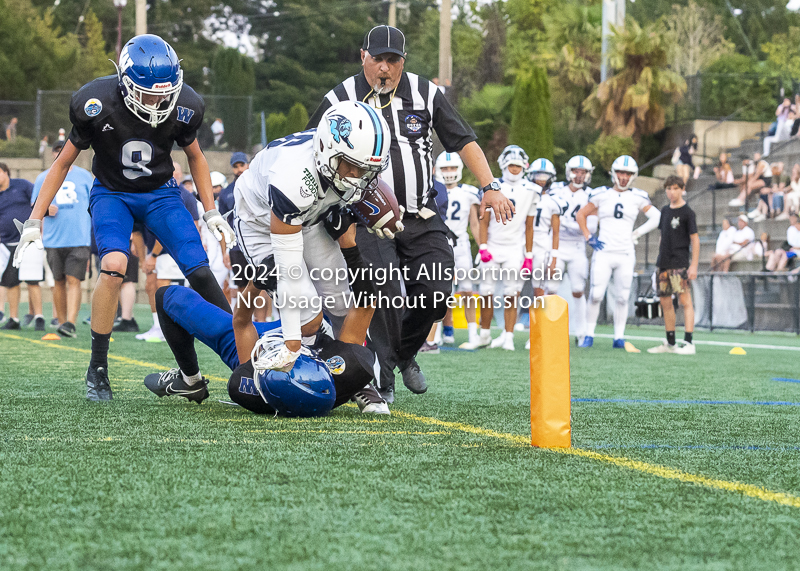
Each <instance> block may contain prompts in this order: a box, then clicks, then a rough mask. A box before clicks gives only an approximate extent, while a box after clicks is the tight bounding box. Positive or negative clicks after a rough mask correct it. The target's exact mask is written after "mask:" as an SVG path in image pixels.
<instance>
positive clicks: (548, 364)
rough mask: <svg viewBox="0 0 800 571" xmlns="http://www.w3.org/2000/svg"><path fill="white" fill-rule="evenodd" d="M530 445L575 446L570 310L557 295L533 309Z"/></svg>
mask: <svg viewBox="0 0 800 571" xmlns="http://www.w3.org/2000/svg"><path fill="white" fill-rule="evenodd" d="M530 312H531V313H530V323H531V354H530V358H531V445H532V446H538V447H540V448H569V447H570V446H572V431H571V428H570V388H569V310H568V309H567V300H565V299H564V298H562V297H559V296H557V295H548V296H545V298H544V304H543V307H537V308H536V309H534V308H533V307H532V308H531V310H530Z"/></svg>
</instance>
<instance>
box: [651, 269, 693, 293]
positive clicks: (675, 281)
mask: <svg viewBox="0 0 800 571" xmlns="http://www.w3.org/2000/svg"><path fill="white" fill-rule="evenodd" d="M687 291H690V290H689V277H688V269H687V268H678V269H675V270H662V271H660V272H658V296H659V297H671V296H672V295H673V294H674V295H681V294H682V293H685V292H687Z"/></svg>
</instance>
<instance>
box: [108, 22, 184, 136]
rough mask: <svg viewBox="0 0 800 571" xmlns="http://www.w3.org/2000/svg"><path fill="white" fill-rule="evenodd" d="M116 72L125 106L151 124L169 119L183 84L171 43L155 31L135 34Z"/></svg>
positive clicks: (124, 48)
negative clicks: (154, 32) (154, 33)
mask: <svg viewBox="0 0 800 571" xmlns="http://www.w3.org/2000/svg"><path fill="white" fill-rule="evenodd" d="M117 75H118V76H119V87H120V91H121V92H122V97H123V99H124V100H125V106H126V107H127V108H128V109H130V110H131V112H132V113H133V114H134V115H136V116H137V117H138V118H139V119H141V120H142V121H144V122H145V123H149V124H150V125H151V126H152V127H156V126H157V125H158V124H159V123H163V122H164V121H166V120H167V118H168V117H169V115H170V113H172V110H173V109H175V104H176V103H177V102H178V94H179V93H180V91H181V87H183V70H182V69H181V64H180V60H178V54H176V53H175V50H173V49H172V46H170V45H169V44H168V43H167V42H165V41H164V40H162V39H161V38H160V37H158V36H155V35H153V34H142V35H140V36H136V37H135V38H133V39H132V40H130V41H129V42H128V43H127V44H125V46H124V47H123V48H122V51H121V52H120V54H119V66H118V67H117Z"/></svg>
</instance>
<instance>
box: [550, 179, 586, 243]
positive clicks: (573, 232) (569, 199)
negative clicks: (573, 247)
mask: <svg viewBox="0 0 800 571" xmlns="http://www.w3.org/2000/svg"><path fill="white" fill-rule="evenodd" d="M591 192H592V189H588V190H587V189H586V188H582V189H580V190H576V191H575V192H573V191H572V189H571V188H570V187H569V185H568V184H564V185H563V186H562V187H561V188H559V189H558V190H557V191H556V192H555V196H557V197H558V198H559V199H561V201H562V203H565V204H566V207H567V208H566V210H564V211H562V212H561V229H560V231H559V235H558V236H559V240H561V241H564V242H566V241H570V242H583V241H584V238H583V232H581V228H580V226H578V219H577V216H578V211H579V210H580V209H581V208H583V207H584V206H586V203H587V202H589V195H590V194H591Z"/></svg>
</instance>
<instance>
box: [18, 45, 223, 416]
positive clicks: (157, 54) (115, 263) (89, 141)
mask: <svg viewBox="0 0 800 571" xmlns="http://www.w3.org/2000/svg"><path fill="white" fill-rule="evenodd" d="M203 111H204V104H203V100H202V99H201V98H200V97H199V96H198V95H197V94H196V93H195V92H194V90H193V89H192V88H191V87H189V86H188V85H185V84H184V83H183V70H181V66H180V60H178V56H177V54H176V53H175V50H173V49H172V47H171V46H170V45H169V44H168V43H167V42H165V41H164V40H162V39H161V38H160V37H158V36H154V35H151V34H144V35H141V36H136V37H135V38H133V39H132V40H130V41H129V42H128V43H127V44H125V47H124V48H123V49H122V51H121V53H120V56H119V67H118V68H117V75H110V76H106V77H101V78H98V79H95V80H94V81H92V82H90V83H88V84H86V85H85V86H83V87H82V88H81V89H80V90H79V91H78V92H77V93H76V94H75V95H74V96H73V97H72V102H71V104H70V111H69V115H70V121H71V122H72V130H71V131H70V134H69V138H68V139H67V141H66V143H65V144H64V148H63V149H62V150H61V153H60V154H59V155H58V157H57V158H56V160H55V161H54V162H53V165H52V166H51V167H50V172H48V174H47V177H46V178H45V180H44V183H43V184H42V188H41V191H40V193H39V197H38V198H37V200H36V204H35V205H34V208H33V212H32V213H31V216H30V218H29V219H28V220H27V221H26V222H25V225H24V227H23V229H22V236H21V238H20V248H19V249H18V250H17V256H15V258H14V263H15V264H18V263H19V261H20V260H21V259H22V252H23V251H24V250H25V248H26V247H27V246H29V245H30V244H31V243H35V244H36V245H37V247H39V248H41V247H42V246H41V236H42V234H41V227H42V217H43V216H44V215H45V213H46V211H47V207H48V206H49V205H50V203H51V202H52V201H53V197H54V196H55V195H56V193H57V192H58V189H59V188H61V185H62V183H63V182H64V177H65V176H66V175H67V172H68V171H69V167H70V166H72V163H74V162H75V159H77V158H78V155H79V154H80V153H81V151H83V150H86V149H88V148H89V147H90V146H91V147H92V148H93V149H94V152H95V156H94V161H93V164H92V172H93V173H94V175H95V176H96V177H97V180H96V181H95V183H94V186H93V187H92V194H91V197H90V204H89V208H90V211H91V214H92V225H93V229H94V235H95V239H96V241H97V248H98V252H99V255H100V276H99V278H98V280H97V285H96V286H95V290H94V294H93V296H92V320H91V321H92V357H91V361H90V362H89V369H88V371H87V372H86V389H87V392H86V398H88V399H89V400H93V401H100V400H111V399H112V393H111V387H110V385H109V381H108V344H109V339H110V337H111V329H112V326H113V324H114V315H115V314H116V309H117V301H118V299H119V291H120V287H121V284H122V279H123V278H124V277H125V271H126V268H127V266H128V256H129V255H130V236H131V232H132V230H133V226H134V222H142V223H144V225H145V226H146V227H147V228H148V229H149V230H151V231H152V232H153V234H154V235H155V236H156V238H157V239H158V241H159V242H160V243H161V244H162V245H163V246H164V249H165V250H166V251H167V252H168V253H169V254H170V255H171V256H172V257H173V258H174V259H175V261H176V262H177V263H178V265H179V266H180V269H181V271H182V272H183V274H184V275H185V276H186V277H187V279H188V280H189V283H190V284H191V286H192V288H193V289H194V290H195V291H197V292H198V293H199V294H200V295H201V296H202V297H203V298H204V299H206V300H207V301H209V302H211V303H212V304H214V305H216V306H217V307H220V308H223V309H225V310H227V311H230V306H229V305H228V302H227V300H226V299H225V295H224V294H223V293H222V290H221V289H220V287H219V285H218V284H217V281H216V279H214V274H213V273H212V272H211V270H210V269H209V266H208V257H207V256H206V253H205V251H204V250H203V244H202V243H201V241H200V235H199V234H198V232H197V228H196V227H195V225H194V221H193V220H192V217H191V215H190V214H189V212H188V211H187V210H186V208H184V206H183V202H182V200H181V195H180V192H179V190H178V183H177V182H176V181H175V179H174V178H173V165H172V157H171V155H170V153H171V152H172V147H173V145H174V144H175V143H177V144H178V145H179V146H180V147H183V150H184V152H185V153H186V157H187V159H188V161H189V168H190V170H191V172H192V178H193V180H194V182H195V186H196V187H197V191H198V194H199V196H200V199H201V201H202V203H203V206H204V207H205V209H206V214H205V215H204V216H203V219H204V220H205V222H206V224H207V225H208V228H209V230H211V231H212V233H213V234H214V236H215V237H216V238H217V240H222V239H223V235H224V238H225V240H226V241H227V242H228V243H231V242H232V241H233V240H234V234H233V231H232V230H231V227H230V226H229V225H228V223H227V222H225V220H224V219H223V218H222V216H220V214H219V212H218V211H217V209H216V208H215V207H214V198H213V196H212V192H211V179H210V176H209V170H208V163H207V162H206V158H205V156H204V155H203V152H202V150H201V149H200V145H199V143H198V142H197V130H198V128H199V127H200V125H201V124H202V122H203Z"/></svg>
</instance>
